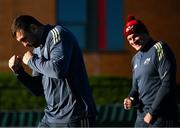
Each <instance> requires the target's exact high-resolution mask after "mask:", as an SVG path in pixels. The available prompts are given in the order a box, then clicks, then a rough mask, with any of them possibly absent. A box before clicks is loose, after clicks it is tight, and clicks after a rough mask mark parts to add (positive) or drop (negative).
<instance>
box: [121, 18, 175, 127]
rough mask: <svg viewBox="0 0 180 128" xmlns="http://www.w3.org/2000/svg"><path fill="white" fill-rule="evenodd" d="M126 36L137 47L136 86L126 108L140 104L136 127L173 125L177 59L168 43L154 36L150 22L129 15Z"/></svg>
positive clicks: (134, 82)
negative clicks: (150, 29)
mask: <svg viewBox="0 0 180 128" xmlns="http://www.w3.org/2000/svg"><path fill="white" fill-rule="evenodd" d="M124 36H125V38H126V39H127V41H128V42H129V44H130V45H131V46H132V47H133V48H134V49H135V50H136V51H137V53H136V55H135V56H134V57H133V59H132V88H131V91H130V93H129V95H128V97H127V98H125V99H124V108H125V109H130V108H132V107H136V108H137V119H136V122H135V126H136V127H169V126H171V127H172V126H175V121H176V117H177V116H176V110H177V104H176V98H175V97H176V96H175V85H176V60H175V57H174V54H173V52H172V51H171V49H170V48H169V47H168V45H167V44H166V43H164V42H161V41H155V40H153V39H152V38H151V36H150V34H149V32H148V30H147V28H146V26H145V25H144V24H143V23H142V22H141V21H140V20H137V19H135V17H133V16H129V17H128V20H127V22H126V24H125V27H124Z"/></svg>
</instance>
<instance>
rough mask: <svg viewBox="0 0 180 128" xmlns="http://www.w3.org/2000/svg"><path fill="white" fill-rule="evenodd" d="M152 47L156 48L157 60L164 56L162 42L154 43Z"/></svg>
mask: <svg viewBox="0 0 180 128" xmlns="http://www.w3.org/2000/svg"><path fill="white" fill-rule="evenodd" d="M154 47H155V48H156V50H157V54H158V59H159V61H160V60H161V59H162V57H163V56H164V52H163V48H162V44H161V43H159V42H158V43H156V44H155V45H154Z"/></svg>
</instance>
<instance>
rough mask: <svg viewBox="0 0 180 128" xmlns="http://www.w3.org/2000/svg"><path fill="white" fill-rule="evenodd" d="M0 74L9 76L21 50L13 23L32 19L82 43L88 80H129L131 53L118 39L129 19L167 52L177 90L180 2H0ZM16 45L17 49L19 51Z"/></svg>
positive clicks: (120, 38) (44, 0) (132, 52)
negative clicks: (12, 60) (165, 44)
mask: <svg viewBox="0 0 180 128" xmlns="http://www.w3.org/2000/svg"><path fill="white" fill-rule="evenodd" d="M0 5H1V8H0V21H1V24H0V28H1V29H0V70H1V72H8V71H10V70H9V68H8V59H9V57H10V56H12V54H13V53H17V54H23V53H24V49H23V47H21V46H20V45H18V44H17V43H15V40H14V39H13V38H12V37H11V33H10V25H11V22H12V19H13V18H14V17H15V16H17V15H19V14H28V15H33V16H34V17H36V18H37V19H39V20H40V21H42V22H43V23H45V24H46V23H50V24H56V23H58V24H61V25H64V26H67V27H68V28H69V29H71V30H72V31H73V32H74V34H75V35H76V37H77V38H78V40H79V42H80V44H79V45H80V46H81V48H82V50H83V52H84V59H85V63H86V68H87V71H88V74H89V76H92V75H106V76H107V75H108V76H110V75H111V76H119V77H129V78H130V77H131V58H132V56H133V54H134V50H133V49H132V48H131V47H129V45H128V44H127V42H126V40H124V38H123V35H122V29H123V25H124V22H125V21H124V20H125V19H126V17H127V15H128V14H132V15H135V16H136V17H137V18H138V17H139V18H140V19H143V22H144V23H145V24H146V26H148V28H149V31H150V33H151V35H152V36H153V37H154V38H157V39H159V40H161V39H163V40H164V41H165V42H168V44H169V45H170V46H171V48H172V50H173V51H174V53H175V56H176V59H177V66H178V69H177V82H178V84H180V53H179V52H180V51H179V49H180V44H179V42H180V36H179V30H180V23H178V21H179V20H180V1H177V0H167V1H163V0H159V1H156V0H151V1H144V0H139V1H138V2H137V1H133V0H38V1H37V0H28V1H25V0H16V1H15V0H0ZM17 45H18V46H17Z"/></svg>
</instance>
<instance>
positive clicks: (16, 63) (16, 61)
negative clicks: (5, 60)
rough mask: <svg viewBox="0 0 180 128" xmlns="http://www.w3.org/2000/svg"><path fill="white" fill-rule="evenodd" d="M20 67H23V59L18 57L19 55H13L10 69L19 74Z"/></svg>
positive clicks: (10, 60)
mask: <svg viewBox="0 0 180 128" xmlns="http://www.w3.org/2000/svg"><path fill="white" fill-rule="evenodd" d="M20 67H22V59H21V58H20V57H19V56H17V55H13V56H12V57H11V58H10V59H9V68H10V69H11V70H12V71H13V72H17V71H18V70H19V68H20Z"/></svg>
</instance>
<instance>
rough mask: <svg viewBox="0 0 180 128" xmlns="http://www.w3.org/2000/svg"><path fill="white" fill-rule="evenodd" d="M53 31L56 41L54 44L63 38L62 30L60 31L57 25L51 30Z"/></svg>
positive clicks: (54, 40)
mask: <svg viewBox="0 0 180 128" xmlns="http://www.w3.org/2000/svg"><path fill="white" fill-rule="evenodd" d="M51 33H52V35H53V42H54V44H55V43H57V42H59V41H60V40H61V37H60V36H61V35H60V32H59V31H58V29H57V28H56V27H55V28H54V29H52V30H51Z"/></svg>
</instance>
